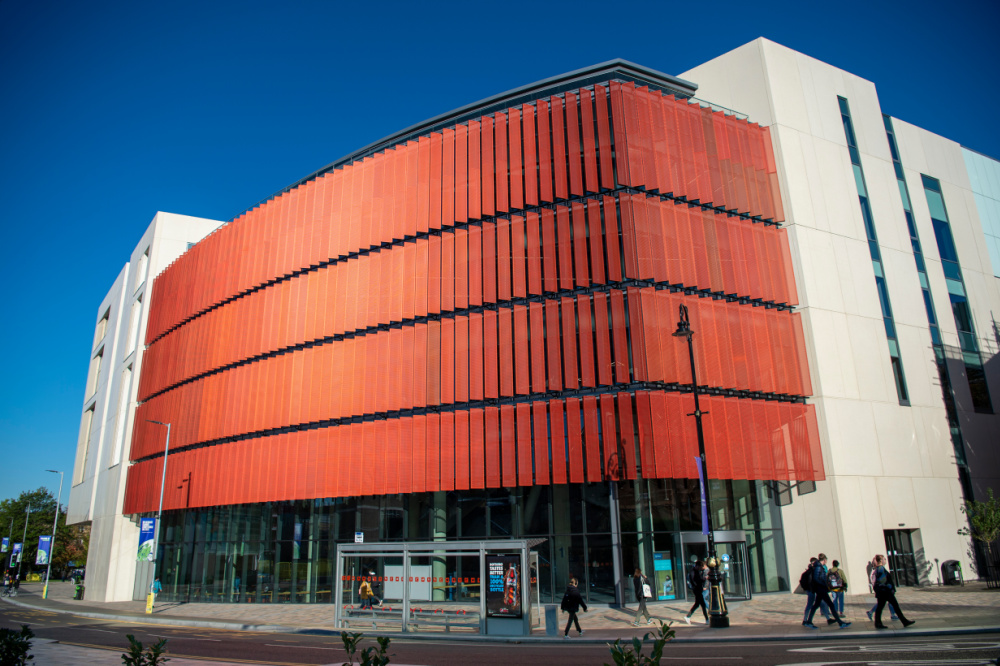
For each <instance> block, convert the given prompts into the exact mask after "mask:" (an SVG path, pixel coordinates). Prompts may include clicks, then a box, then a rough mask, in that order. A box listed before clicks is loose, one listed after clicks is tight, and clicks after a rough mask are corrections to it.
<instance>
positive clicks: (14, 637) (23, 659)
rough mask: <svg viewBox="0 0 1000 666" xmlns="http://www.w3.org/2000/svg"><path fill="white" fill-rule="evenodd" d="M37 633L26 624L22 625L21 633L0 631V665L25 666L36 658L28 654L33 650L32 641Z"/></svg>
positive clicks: (9, 630) (6, 630)
mask: <svg viewBox="0 0 1000 666" xmlns="http://www.w3.org/2000/svg"><path fill="white" fill-rule="evenodd" d="M34 637H35V632H33V631H32V630H31V627H29V626H28V625H26V624H22V625H21V631H15V630H14V629H0V664H3V666H8V665H9V666H25V665H26V664H27V663H28V662H29V661H31V660H32V659H34V657H33V656H32V655H30V654H28V651H29V650H31V639H32V638H34Z"/></svg>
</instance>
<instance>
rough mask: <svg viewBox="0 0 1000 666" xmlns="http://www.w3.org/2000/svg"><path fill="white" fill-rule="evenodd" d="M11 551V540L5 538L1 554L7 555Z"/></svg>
mask: <svg viewBox="0 0 1000 666" xmlns="http://www.w3.org/2000/svg"><path fill="white" fill-rule="evenodd" d="M8 550H10V538H8V537H4V538H3V542H0V553H6V552H7V551H8Z"/></svg>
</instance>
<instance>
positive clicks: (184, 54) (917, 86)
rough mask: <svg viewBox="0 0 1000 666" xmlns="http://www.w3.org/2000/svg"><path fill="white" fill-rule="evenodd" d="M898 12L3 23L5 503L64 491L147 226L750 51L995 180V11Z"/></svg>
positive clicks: (31, 14) (196, 14)
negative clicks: (529, 93)
mask: <svg viewBox="0 0 1000 666" xmlns="http://www.w3.org/2000/svg"><path fill="white" fill-rule="evenodd" d="M897 5H898V7H899V8H897ZM903 6H904V3H892V4H887V3H879V2H864V3H852V2H841V3H803V2H777V3H765V4H759V5H756V6H754V5H753V4H751V3H746V2H740V3H730V2H724V1H721V0H720V1H717V2H712V3H697V2H685V3H675V2H645V3H643V2H637V3H630V2H617V3H609V2H573V3H569V2H567V3H546V2H540V1H534V2H517V1H514V0H511V1H509V2H506V3H475V2H462V3H453V4H451V3H419V2H408V3H393V2H367V3H366V2H360V3H359V2H334V1H332V0H330V1H318V0H309V1H302V0H298V1H286V2H270V3H268V2H253V1H242V2H221V1H220V2H204V1H202V2H187V1H185V0H174V1H172V2H164V3H145V2H102V1H100V0H98V1H97V2H86V3H84V2H51V1H50V0H0V224H2V229H3V232H4V236H5V241H6V242H5V243H4V246H5V247H6V248H7V250H6V251H5V252H4V260H3V263H2V270H3V275H4V278H5V279H4V284H5V297H4V302H5V305H6V307H5V308H4V310H5V314H6V321H5V325H4V326H2V327H0V331H2V332H0V345H2V346H0V348H2V349H3V362H2V370H3V372H2V377H3V381H2V382H0V454H2V456H3V464H2V469H3V470H4V473H3V474H2V475H0V499H2V498H6V497H10V496H15V495H17V494H18V493H20V492H21V491H23V490H28V489H34V488H37V487H39V486H41V485H49V486H50V487H51V488H52V489H53V491H54V490H55V485H54V484H53V481H55V482H56V483H57V482H58V481H57V479H56V478H55V477H54V476H53V475H52V474H46V473H45V472H44V471H43V470H45V469H46V468H56V469H63V470H65V471H66V472H67V480H68V477H69V473H70V472H71V470H72V467H73V456H74V453H75V449H76V438H77V430H78V427H79V420H80V411H81V408H82V400H83V391H84V384H85V381H86V373H87V363H88V352H89V347H90V344H91V342H92V336H93V328H94V323H95V320H96V315H97V307H98V305H99V304H100V301H101V299H102V298H103V296H104V295H105V293H106V292H107V290H108V288H109V287H110V285H111V283H112V281H113V280H114V278H115V277H116V275H117V274H118V272H119V271H120V270H121V267H122V265H123V264H124V262H125V261H126V260H127V258H128V255H129V253H130V252H131V250H132V249H133V248H134V247H135V244H136V242H137V241H138V239H139V236H140V234H141V233H142V232H143V230H144V229H145V228H146V226H147V225H148V224H149V222H150V220H151V219H152V217H153V215H154V214H155V213H156V211H157V210H164V211H169V212H174V213H182V214H187V215H195V216H199V217H207V218H213V219H218V220H228V219H231V218H232V217H233V216H235V215H237V214H238V213H240V212H241V211H243V210H244V209H246V208H248V207H250V206H252V205H253V204H254V203H255V202H257V201H259V200H260V199H262V198H265V197H267V196H268V195H270V194H271V193H273V192H274V191H276V190H278V189H280V188H282V187H284V186H285V185H288V184H289V183H291V182H293V181H295V180H297V179H299V178H301V177H302V176H305V175H307V174H309V173H311V172H312V171H314V170H316V169H317V168H319V167H322V166H324V165H326V164H328V163H329V162H331V161H333V160H334V159H336V158H339V157H341V156H342V155H344V154H346V153H349V152H351V151H352V150H354V149H356V148H359V147H361V146H364V145H366V144H367V143H369V142H371V141H373V140H375V139H379V138H381V137H383V136H385V135H387V134H390V133H392V132H394V131H396V130H399V129H402V128H404V127H407V126H409V125H411V124H413V123H415V122H418V121H420V120H423V119H426V118H429V117H431V116H434V115H437V114H439V113H442V112H445V111H449V110H451V109H453V108H455V107H458V106H461V105H464V104H467V103H469V102H473V101H476V100H479V99H482V98H484V97H487V96H490V95H492V94H495V93H498V92H502V91H504V90H507V89H510V88H513V87H516V86H520V85H523V84H526V83H530V82H532V81H536V80H538V79H542V78H545V77H548V76H552V75H555V74H559V73H561V72H565V71H569V70H573V69H577V68H580V67H583V66H586V65H589V64H593V63H597V62H601V61H605V60H609V59H612V58H616V57H620V58H625V59H628V60H632V61H634V62H637V63H640V64H642V65H645V66H647V67H651V68H654V69H658V70H660V71H663V72H667V73H669V74H678V73H680V72H683V71H685V70H687V69H690V68H691V67H693V66H695V65H697V64H699V63H701V62H704V61H706V60H709V59H711V58H713V57H715V56H717V55H719V54H722V53H725V52H726V51H729V50H730V49H732V48H735V47H736V46H739V45H740V44H743V43H745V42H748V41H751V40H753V39H755V38H757V37H759V36H764V37H767V38H769V39H772V40H774V41H776V42H779V43H782V44H784V45H786V46H789V47H791V48H794V49H796V50H799V51H802V52H804V53H807V54H809V55H811V56H814V57H816V58H818V59H820V60H823V61H826V62H829V63H831V64H833V65H835V66H837V67H840V68H843V69H846V70H848V71H851V72H853V73H855V74H858V75H860V76H863V77H865V78H867V79H869V80H872V81H874V82H875V84H876V86H877V88H878V91H879V96H880V100H881V103H882V107H883V109H884V110H885V111H887V112H888V113H890V114H892V115H894V116H896V117H899V118H901V119H903V120H906V121H908V122H911V123H913V124H916V125H919V126H921V127H924V128H927V129H929V130H931V131H934V132H937V133H939V134H942V135H944V136H947V137H949V138H951V139H954V140H956V141H959V142H960V143H963V144H965V145H967V146H969V147H971V148H974V149H976V150H979V151H981V152H983V153H986V154H988V155H992V156H995V157H1000V131H998V130H997V123H996V121H995V120H994V119H993V118H992V116H994V115H995V113H996V109H997V108H1000V85H998V83H997V81H998V79H997V74H996V64H997V63H998V62H1000V46H998V44H1000V42H998V40H997V39H996V37H995V33H994V31H995V29H996V26H997V25H1000V9H998V5H997V3H995V2H981V3H963V2H953V3H948V4H947V5H946V6H942V5H941V4H940V3H935V4H930V3H922V2H911V3H906V4H905V9H902V7H903ZM65 497H66V490H64V501H65Z"/></svg>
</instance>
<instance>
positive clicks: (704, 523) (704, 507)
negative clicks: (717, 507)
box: [694, 456, 708, 536]
mask: <svg viewBox="0 0 1000 666" xmlns="http://www.w3.org/2000/svg"><path fill="white" fill-rule="evenodd" d="M694 462H695V464H696V465H698V481H700V483H699V484H698V485H699V486H700V487H701V533H702V534H704V535H706V536H707V535H708V498H707V497H706V495H705V468H704V467H703V466H702V464H701V456H695V457H694Z"/></svg>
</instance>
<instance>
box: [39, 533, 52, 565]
mask: <svg viewBox="0 0 1000 666" xmlns="http://www.w3.org/2000/svg"><path fill="white" fill-rule="evenodd" d="M51 555H52V536H51V535H49V534H46V535H45V536H40V537H38V554H36V555H35V564H48V563H49V557H50V556H51Z"/></svg>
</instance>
